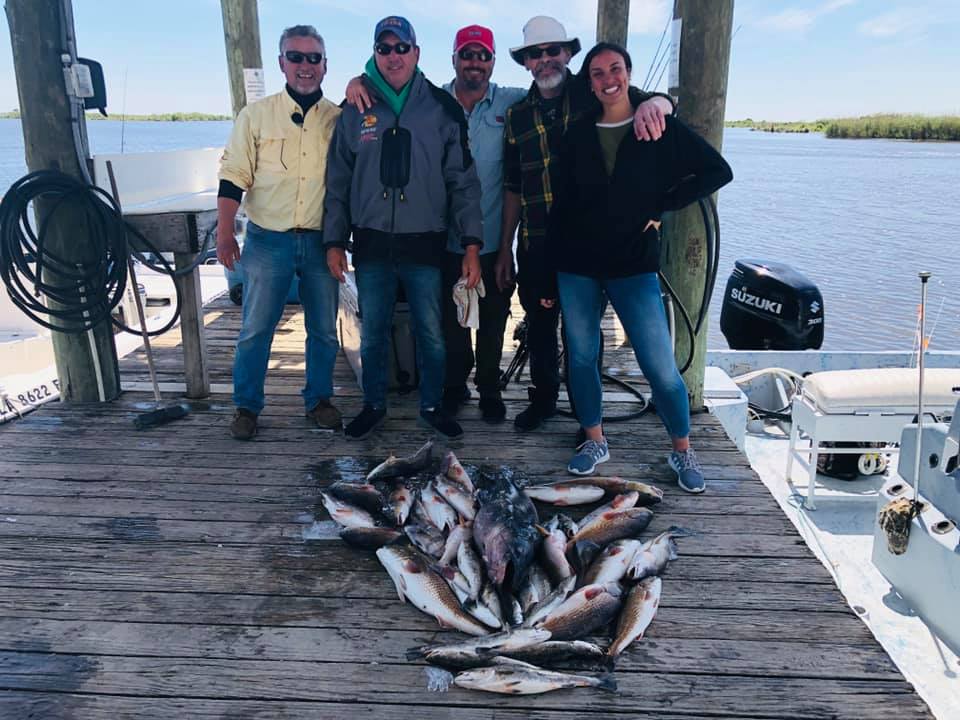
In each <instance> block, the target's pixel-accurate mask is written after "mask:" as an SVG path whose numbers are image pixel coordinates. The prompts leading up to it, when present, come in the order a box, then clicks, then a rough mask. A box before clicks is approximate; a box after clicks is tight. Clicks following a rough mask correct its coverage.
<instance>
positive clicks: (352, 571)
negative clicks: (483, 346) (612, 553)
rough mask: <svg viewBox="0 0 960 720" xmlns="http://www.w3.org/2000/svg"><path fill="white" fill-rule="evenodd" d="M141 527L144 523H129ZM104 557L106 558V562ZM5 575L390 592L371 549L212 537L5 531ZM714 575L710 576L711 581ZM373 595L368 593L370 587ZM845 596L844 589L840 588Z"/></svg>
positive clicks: (715, 563) (171, 585)
mask: <svg viewBox="0 0 960 720" xmlns="http://www.w3.org/2000/svg"><path fill="white" fill-rule="evenodd" d="M133 532H136V533H140V534H141V535H142V534H143V533H145V532H148V531H147V530H144V529H143V528H140V527H137V528H135V529H134V530H132V531H131V533H133ZM104 560H106V561H107V562H103V561H104ZM682 560H683V562H680V561H678V562H675V563H672V564H671V566H670V570H669V580H670V581H671V582H672V581H685V582H689V583H694V584H704V590H705V591H706V590H707V587H708V586H709V587H710V588H711V590H710V592H711V594H712V593H716V592H718V591H719V592H722V590H721V588H717V587H714V585H715V584H718V583H719V584H720V585H722V584H723V583H724V582H726V581H728V580H729V579H731V578H737V579H740V580H745V581H749V582H756V583H774V584H776V583H811V584H824V585H826V586H827V587H831V588H832V587H833V580H832V578H831V576H830V574H829V573H828V572H827V571H826V569H824V568H823V566H822V565H820V564H819V563H810V562H808V561H807V560H806V559H796V558H749V557H736V556H727V557H724V558H722V559H718V558H712V557H698V556H695V555H694V556H685V557H684V558H682ZM0 575H2V576H3V577H5V579H6V580H7V581H8V582H10V583H11V584H16V585H30V584H36V585H37V586H47V587H51V586H54V587H55V586H56V585H55V583H56V582H57V579H58V578H60V577H69V578H70V581H71V583H72V584H75V585H77V586H78V587H81V586H86V587H101V588H128V589H146V588H150V589H158V590H159V589H165V590H171V591H173V590H182V591H194V592H204V591H216V590H223V591H227V592H244V591H246V590H248V589H249V588H251V587H261V588H265V589H267V588H269V589H273V590H274V591H275V592H277V593H295V594H297V593H300V592H318V591H319V592H323V591H324V589H325V590H326V592H330V593H335V591H336V590H337V589H338V588H339V589H343V590H346V588H353V590H354V592H356V591H358V590H360V589H366V592H367V593H370V592H373V591H375V592H381V593H384V594H386V595H389V594H390V592H391V591H392V588H393V585H392V582H391V581H390V579H389V577H388V576H387V574H386V573H385V572H384V571H383V569H382V568H381V566H380V564H379V562H378V561H377V559H376V557H375V556H374V555H373V554H372V553H366V552H363V551H358V550H352V549H350V548H346V547H344V546H343V545H342V544H337V545H335V544H333V543H327V542H315V543H308V544H305V545H291V546H283V545H267V546H262V547H259V548H258V549H257V550H252V549H251V548H250V547H249V546H245V545H228V544H220V543H217V544H211V543H207V544H204V543H165V542H149V543H140V544H130V543H127V542H124V541H122V540H118V541H114V542H98V543H84V544H83V545H65V544H64V543H61V542H56V541H46V540H33V541H19V540H16V539H3V541H2V542H0ZM711 581H713V584H710V583H711ZM368 596H369V595H368ZM836 597H837V598H840V597H841V596H840V594H839V593H837V594H836Z"/></svg>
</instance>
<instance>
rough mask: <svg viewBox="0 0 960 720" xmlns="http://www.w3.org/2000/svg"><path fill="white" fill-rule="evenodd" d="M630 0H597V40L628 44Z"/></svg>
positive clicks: (622, 45)
mask: <svg viewBox="0 0 960 720" xmlns="http://www.w3.org/2000/svg"><path fill="white" fill-rule="evenodd" d="M629 16H630V0H597V42H612V43H616V44H617V45H620V46H621V47H626V46H627V20H628V19H629Z"/></svg>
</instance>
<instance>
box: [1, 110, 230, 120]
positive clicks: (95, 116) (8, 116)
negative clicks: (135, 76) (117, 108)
mask: <svg viewBox="0 0 960 720" xmlns="http://www.w3.org/2000/svg"><path fill="white" fill-rule="evenodd" d="M19 118H20V111H19V110H16V109H14V110H11V111H10V112H5V113H0V119H2V120H17V119H19ZM232 119H233V118H232V117H231V116H230V115H212V114H210V113H196V112H171V113H158V114H155V115H123V114H121V113H116V114H115V115H110V116H109V117H106V118H105V117H103V116H102V115H100V114H99V113H94V112H89V113H87V120H126V121H127V122H188V121H190V122H195V121H198V120H232Z"/></svg>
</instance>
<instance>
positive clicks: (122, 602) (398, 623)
mask: <svg viewBox="0 0 960 720" xmlns="http://www.w3.org/2000/svg"><path fill="white" fill-rule="evenodd" d="M776 587H777V586H771V585H769V584H766V585H761V584H756V583H755V584H753V585H750V584H744V583H730V584H729V585H728V586H725V589H724V594H723V595H722V596H718V597H716V598H713V599H711V600H710V601H709V602H707V603H704V602H703V598H702V597H700V598H697V597H695V596H694V595H692V594H691V593H689V592H687V591H685V590H684V589H683V584H682V583H674V584H672V586H671V588H670V592H669V594H667V595H666V596H664V598H663V602H662V604H661V605H660V609H659V610H658V612H657V618H656V622H655V623H654V625H652V626H651V627H650V630H649V632H650V637H654V638H667V637H683V638H690V639H716V638H720V639H730V640H755V641H756V640H768V639H770V638H771V637H775V638H776V639H777V640H779V641H783V642H801V643H802V642H809V641H810V640H811V638H827V637H829V638H830V640H831V642H833V643H836V644H840V645H860V646H867V645H869V646H871V647H873V648H874V651H875V654H876V655H877V656H878V657H880V656H883V655H882V653H879V652H876V646H875V644H874V642H873V635H872V634H871V633H870V631H869V630H868V629H867V627H866V626H865V625H864V624H863V623H861V622H860V621H859V620H857V619H856V618H855V616H854V615H853V614H852V613H851V612H850V610H849V609H847V608H846V607H845V606H843V607H837V606H833V605H830V604H828V603H827V602H826V600H825V598H824V596H823V593H822V589H821V588H820V587H819V586H794V587H792V588H791V587H790V586H787V587H786V588H785V592H786V597H782V598H781V597H779V596H778V597H776V598H775V597H774V595H773V592H775V591H776ZM771 588H772V590H771ZM795 600H800V601H801V602H800V604H798V605H792V604H789V602H793V601H795ZM785 601H789V602H785ZM741 603H743V604H744V605H745V607H740V604H741ZM723 604H726V605H728V606H730V607H720V606H721V605H723ZM0 613H2V616H3V617H6V618H31V619H51V620H64V621H78V620H83V621H97V620H102V619H104V618H109V619H110V620H111V621H113V622H117V623H121V622H129V623H152V622H160V621H161V620H162V621H163V622H164V623H165V624H166V625H167V626H171V625H173V626H177V625H179V624H180V623H181V622H185V621H187V620H189V621H190V622H193V623H206V624H210V625H237V626H247V627H249V626H256V627H286V626H289V627H306V628H352V629H369V630H377V631H382V630H408V631H411V632H414V631H415V632H419V633H437V632H439V628H438V627H437V623H436V621H435V620H434V619H433V618H431V617H428V616H427V615H425V614H423V613H419V612H411V611H410V608H409V606H404V605H403V604H401V603H400V602H399V600H397V598H396V596H395V595H394V596H393V597H390V596H383V597H377V598H362V599H356V601H351V602H350V603H343V602H337V598H323V597H316V596H309V597H307V596H286V597H282V598H278V597H273V596H267V595H263V594H260V595H253V594H234V595H229V594H225V593H204V594H196V593H177V592H153V593H151V592H142V591H129V590H126V591H100V590H81V589H74V588H71V589H59V588H17V587H0ZM175 630H176V628H175V627H174V628H172V629H171V632H173V631H175ZM450 636H451V637H453V635H452V634H451V635H450Z"/></svg>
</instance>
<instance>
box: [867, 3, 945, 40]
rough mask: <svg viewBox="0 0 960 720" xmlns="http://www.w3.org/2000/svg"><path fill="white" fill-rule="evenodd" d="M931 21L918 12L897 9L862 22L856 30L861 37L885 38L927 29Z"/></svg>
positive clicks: (928, 16)
mask: <svg viewBox="0 0 960 720" xmlns="http://www.w3.org/2000/svg"><path fill="white" fill-rule="evenodd" d="M932 20H933V18H932V17H931V16H930V15H929V14H927V13H924V12H921V11H919V10H908V9H906V8H898V9H896V10H891V11H890V12H887V13H884V14H882V15H878V16H877V17H874V18H871V19H870V20H864V21H863V22H862V23H860V25H859V26H857V30H858V31H859V32H860V33H861V34H862V35H868V36H870V37H877V38H887V37H893V36H894V35H900V34H902V33H905V32H914V31H917V30H922V29H924V28H925V27H927V25H928V24H930V22H932Z"/></svg>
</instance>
